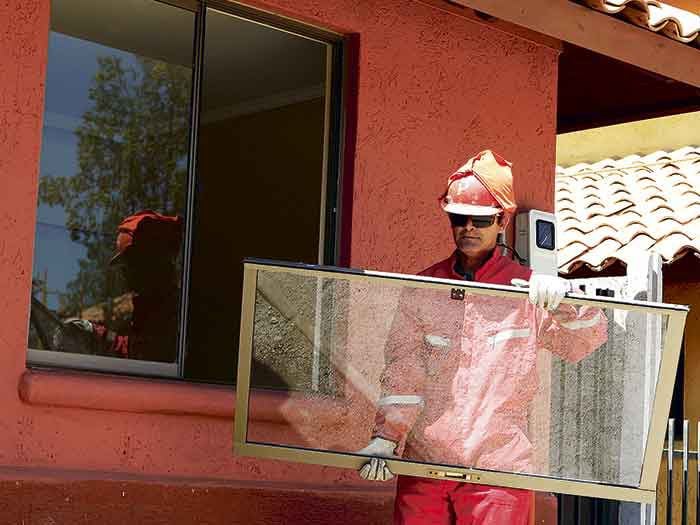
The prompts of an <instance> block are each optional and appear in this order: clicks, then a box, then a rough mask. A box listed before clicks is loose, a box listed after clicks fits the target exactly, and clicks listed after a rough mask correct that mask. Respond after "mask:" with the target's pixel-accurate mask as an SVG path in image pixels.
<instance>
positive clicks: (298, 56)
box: [185, 9, 332, 386]
mask: <svg viewBox="0 0 700 525" xmlns="http://www.w3.org/2000/svg"><path fill="white" fill-rule="evenodd" d="M327 49H328V45H327V44H324V43H320V42H317V41H314V40H309V39H307V38H304V37H301V36H298V35H295V34H292V33H289V32H285V31H281V30H278V29H274V28H272V27H269V26H265V25H261V24H258V23H255V22H253V21H250V20H246V19H242V18H239V17H235V16H231V15H228V14H224V13H221V12H219V11H215V10H211V9H209V10H207V30H206V39H205V55H204V80H203V85H202V110H201V122H200V131H199V148H198V149H199V151H198V157H197V159H198V165H197V200H196V214H195V218H196V224H195V232H194V246H193V252H192V273H191V286H190V303H189V304H190V309H189V325H188V344H187V358H186V361H185V375H186V377H188V378H192V379H199V380H207V381H222V382H232V381H233V380H234V370H235V368H236V367H235V363H236V358H237V345H238V326H239V319H240V300H239V298H240V296H241V285H242V278H243V273H242V270H243V267H242V264H241V261H242V260H243V258H244V257H248V256H251V255H254V256H256V257H267V258H271V259H283V260H292V261H303V262H308V263H318V262H319V250H320V249H321V246H320V244H321V243H322V242H323V239H322V238H321V235H320V232H321V230H322V226H323V223H324V219H323V217H324V210H325V208H324V206H325V202H324V200H325V199H324V196H323V190H324V180H323V177H324V170H323V148H324V117H325V104H326V100H325V87H326V67H327V63H326V52H327ZM331 205H332V204H331ZM326 241H330V240H328V239H327V240H326ZM297 365H298V366H299V367H300V369H299V374H298V380H299V381H301V382H302V383H303V382H304V381H306V382H309V381H311V380H312V378H311V377H310V376H308V377H305V378H303V379H302V377H301V375H302V372H301V370H305V371H307V372H308V371H309V370H311V367H312V363H311V362H310V361H308V362H303V363H302V362H299V363H297ZM268 379H269V385H270V386H274V385H276V384H278V383H276V380H275V379H274V378H273V377H271V376H270V377H269V378H268Z"/></svg>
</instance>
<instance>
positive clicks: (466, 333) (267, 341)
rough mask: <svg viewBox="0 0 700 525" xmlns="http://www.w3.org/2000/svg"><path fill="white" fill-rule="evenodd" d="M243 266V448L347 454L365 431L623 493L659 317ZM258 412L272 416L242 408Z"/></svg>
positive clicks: (462, 463) (437, 460) (637, 458)
mask: <svg viewBox="0 0 700 525" xmlns="http://www.w3.org/2000/svg"><path fill="white" fill-rule="evenodd" d="M256 275H257V279H256V298H255V308H254V316H253V319H254V322H253V326H252V370H251V391H250V403H249V418H248V427H247V428H248V434H247V442H250V443H262V444H271V445H277V446H284V447H293V448H303V449H311V450H319V451H328V452H340V453H343V452H345V453H358V451H360V450H361V449H362V448H363V447H365V446H366V445H367V444H368V443H369V441H370V439H372V437H375V436H379V437H383V438H384V439H388V440H391V441H394V442H395V443H396V444H397V451H396V454H397V456H398V457H399V458H401V459H403V460H411V461H413V462H419V463H426V464H439V465H448V466H456V467H473V468H479V469H484V470H493V471H499V472H506V473H520V474H535V475H538V476H545V477H551V478H557V479H568V480H579V481H592V482H602V483H606V484H613V485H623V486H629V487H638V486H639V483H640V476H641V469H642V464H643V459H644V452H645V443H646V438H647V432H648V431H649V423H650V418H649V416H650V409H649V406H648V403H649V396H646V395H645V392H648V393H649V394H650V395H651V396H652V399H653V392H654V387H655V383H656V378H657V375H658V366H659V364H658V362H655V361H654V360H651V359H648V357H649V355H651V352H652V350H649V352H650V353H649V354H646V353H645V352H647V350H648V346H649V345H651V346H655V348H654V351H656V346H658V343H657V342H656V341H658V334H663V333H664V332H665V331H666V328H667V324H668V314H667V313H664V312H663V311H660V310H658V313H656V311H654V312H651V313H650V312H649V311H635V310H630V309H626V308H622V307H619V306H618V307H614V306H612V305H611V306H610V307H609V308H605V309H600V308H598V307H593V306H581V305H579V306H576V305H572V304H562V305H560V307H559V308H558V309H557V310H556V311H554V312H549V311H546V310H543V309H540V308H537V307H535V306H533V305H532V304H531V303H530V302H529V301H528V300H527V293H526V292H521V293H518V294H510V295H508V294H506V293H504V292H491V294H484V293H478V292H474V293H470V291H469V290H467V292H466V293H465V294H464V295H463V296H462V295H460V294H459V293H455V292H453V290H452V289H451V288H450V286H449V285H447V284H440V285H434V286H431V287H427V286H425V285H422V284H419V283H416V282H414V281H408V280H399V279H394V280H389V279H379V278H376V277H371V276H357V275H353V276H348V275H347V274H341V273H330V272H324V273H323V274H322V273H320V272H315V273H312V272H309V271H304V270H287V269H275V268H269V269H264V270H258V271H257V274H256ZM494 294H495V295H494ZM608 304H610V303H608ZM654 333H656V334H657V335H656V336H654V335H652V334H654ZM308 363H311V366H309V364H308ZM309 374H310V375H311V377H319V378H321V379H320V380H319V381H317V382H313V381H312V382H309V381H308V380H307V378H308V376H309ZM270 376H272V377H274V378H275V381H277V382H278V383H281V384H283V385H285V386H286V391H285V392H283V393H282V392H270V391H269V390H267V389H265V386H266V385H267V384H269V379H268V378H269V377H270ZM645 399H646V401H645ZM271 405H272V406H274V407H275V411H276V412H277V413H279V414H280V418H279V419H280V420H279V421H276V424H274V425H271V424H270V423H269V420H268V418H259V417H250V414H251V413H255V411H256V410H258V409H260V407H263V406H265V407H268V408H267V410H268V412H269V410H270V409H269V407H270V406H271Z"/></svg>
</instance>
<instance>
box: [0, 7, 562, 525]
mask: <svg viewBox="0 0 700 525" xmlns="http://www.w3.org/2000/svg"><path fill="white" fill-rule="evenodd" d="M250 3H253V4H255V5H259V6H260V7H264V8H265V9H267V10H270V11H273V12H280V13H283V14H286V15H289V16H292V17H294V18H298V19H301V20H305V21H308V22H311V23H314V24H316V25H320V26H324V27H328V28H331V29H335V30H337V31H341V32H344V33H347V34H348V35H351V34H352V35H354V37H355V41H356V42H357V43H358V48H357V51H358V53H357V70H356V71H355V72H354V74H355V75H356V76H355V84H356V86H357V92H356V93H355V95H356V107H354V108H353V111H351V112H350V114H351V115H355V116H356V119H355V118H354V117H353V118H352V120H353V121H351V123H350V130H351V133H350V135H349V136H350V137H351V138H353V139H354V138H355V137H354V136H355V132H356V140H353V142H352V143H351V144H349V147H348V150H347V151H349V152H351V153H352V155H351V157H350V158H349V159H348V167H349V169H347V170H346V174H347V175H348V177H349V178H348V181H349V185H348V186H349V188H348V189H349V191H350V192H351V193H349V194H348V196H350V197H351V200H352V207H351V210H350V208H349V207H346V210H345V212H346V216H345V217H344V220H345V226H346V228H345V230H346V235H347V238H346V239H345V242H346V246H347V248H348V250H349V253H347V260H348V261H349V263H350V264H351V265H352V266H355V267H367V268H374V269H382V270H390V271H402V272H416V271H418V270H420V269H421V268H423V267H425V266H426V265H428V264H429V263H431V262H433V261H435V260H436V259H437V258H439V257H442V256H444V255H446V254H447V253H448V252H449V251H450V250H451V244H450V243H451V241H450V238H449V232H448V229H447V226H446V223H445V219H444V217H443V216H442V215H441V214H440V213H439V208H438V206H437V196H438V195H439V193H440V191H441V189H442V186H443V184H444V181H445V180H446V178H447V176H448V175H449V174H450V170H453V169H454V168H456V167H457V166H459V165H460V164H461V163H462V162H463V161H464V160H465V159H466V157H467V156H468V155H470V154H472V153H474V152H476V151H478V150H480V149H482V148H484V147H492V148H494V149H496V150H497V151H499V152H501V153H502V154H503V155H504V156H506V157H507V158H509V159H510V160H512V161H513V162H514V163H515V166H514V167H515V177H516V190H517V191H518V193H519V195H520V198H521V201H522V202H523V203H524V204H525V205H526V206H527V207H540V208H544V209H552V207H553V206H552V203H553V180H554V177H553V173H554V155H555V127H554V126H555V111H556V108H555V101H556V60H557V55H556V51H554V50H553V49H550V48H547V47H544V46H541V45H537V44H534V43H530V42H527V41H525V40H521V39H520V38H518V37H514V36H510V35H507V34H505V33H502V32H496V31H493V30H491V29H489V28H488V25H485V24H482V23H476V22H474V21H471V20H469V19H467V18H465V17H462V16H459V15H457V14H454V13H450V12H448V11H445V10H441V9H437V8H435V7H434V6H430V5H427V4H424V3H422V2H420V1H417V0H390V1H381V2H380V1H378V0H377V1H369V0H366V1H362V2H358V1H357V0H270V1H267V2H258V1H257V0H256V1H253V2H250ZM48 7H49V2H48V1H47V0H3V1H0V78H1V79H2V82H0V282H1V283H2V287H1V288H0V289H1V291H2V293H0V413H2V417H1V418H0V466H3V467H4V470H2V472H0V475H2V477H4V478H5V480H6V481H5V482H1V483H0V487H1V490H0V494H2V495H0V522H2V523H4V522H5V520H4V517H3V514H4V515H5V517H8V516H9V517H11V518H12V519H20V518H21V519H25V522H26V523H32V521H30V519H31V508H32V507H31V504H29V508H30V510H29V511H28V512H29V514H28V515H25V514H21V512H27V511H26V508H25V509H24V510H17V505H20V506H22V507H23V508H24V507H26V505H27V504H28V503H27V502H28V501H31V496H30V495H31V494H33V493H36V491H39V492H41V491H42V490H44V491H46V490H49V492H50V489H47V488H46V486H45V485H46V483H45V482H46V480H54V482H53V483H58V485H53V484H49V486H53V487H55V488H56V487H59V488H56V490H57V491H59V492H55V491H54V492H50V493H51V494H53V496H51V497H56V494H59V493H60V494H63V492H61V491H65V490H66V488H65V487H66V480H69V479H74V478H75V477H80V478H82V479H92V478H99V479H102V480H104V481H101V482H99V483H95V484H87V485H79V484H74V485H71V486H73V487H74V489H75V493H76V494H79V495H80V494H82V496H80V497H82V498H83V500H84V501H85V502H92V503H85V505H91V504H92V505H96V506H97V507H96V508H99V509H102V510H104V508H105V506H109V505H112V504H114V505H115V506H114V507H113V508H114V509H116V510H115V512H116V514H113V515H112V518H113V519H114V520H117V521H114V523H121V522H123V521H124V518H127V517H130V518H131V521H132V522H138V519H136V517H137V512H138V511H137V510H134V507H133V506H129V505H124V506H121V507H120V506H118V505H116V502H119V501H123V500H121V499H120V498H123V497H126V496H121V491H119V490H117V489H115V488H114V487H116V485H114V483H115V482H114V481H110V479H112V480H121V479H126V478H127V477H129V478H130V479H132V482H134V481H133V480H134V479H136V480H138V479H144V480H146V481H148V483H149V484H148V487H152V485H151V483H156V484H160V486H162V487H163V490H164V492H161V493H160V494H162V496H160V497H161V500H160V501H161V503H162V504H165V503H164V501H165V499H167V498H170V499H168V502H169V503H168V505H175V506H177V505H182V506H183V507H182V508H183V509H185V510H186V509H190V510H191V511H192V512H195V511H194V510H192V509H193V508H195V507H197V505H200V507H199V508H200V509H204V508H205V507H206V508H209V507H212V505H213V506H216V505H219V506H222V508H224V509H226V508H229V509H230V522H232V523H243V522H246V523H252V522H253V521H251V520H250V514H245V513H241V512H239V511H236V509H235V505H234V503H235V501H239V502H240V504H241V505H244V504H245V503H250V504H251V505H258V504H260V505H263V504H262V503H259V502H258V503H252V502H253V501H257V500H255V498H253V499H252V500H251V499H250V498H247V497H244V498H241V497H240V495H241V494H249V493H246V492H241V490H243V489H241V487H242V485H241V483H244V484H246V485H245V486H246V487H249V489H246V490H250V491H252V492H250V494H252V493H256V491H258V492H259V489H261V488H263V489H264V488H265V487H267V489H266V490H269V491H272V492H275V491H276V493H279V499H278V501H279V502H282V503H280V504H279V512H283V511H284V509H285V508H286V509H291V508H293V507H296V506H298V505H299V503H298V501H299V497H300V496H299V494H303V493H304V492H303V491H304V490H310V491H317V492H312V493H307V494H316V495H315V496H310V497H309V498H307V500H306V501H307V503H306V504H307V505H312V506H313V505H316V504H318V505H320V507H318V508H321V509H323V508H325V509H326V510H325V511H323V510H321V511H320V512H321V513H322V514H323V513H324V512H325V513H326V514H325V515H326V516H334V520H335V522H337V523H354V522H355V521H352V519H350V518H349V517H348V518H345V519H344V518H340V517H339V516H337V514H336V513H337V510H334V509H336V508H337V502H338V501H340V500H342V498H343V497H346V498H347V503H348V507H347V508H348V509H353V508H354V509H364V510H358V512H359V513H360V514H358V513H355V514H354V515H355V516H359V515H363V516H365V515H366V516H367V517H366V518H365V519H366V523H372V522H376V523H381V522H383V521H385V520H386V518H387V512H388V510H389V506H390V505H389V499H390V488H384V489H377V487H376V485H368V484H364V483H361V482H359V481H357V480H356V476H355V474H354V473H352V472H341V471H337V470H333V469H329V468H321V467H313V466H301V465H293V464H285V463H274V462H263V461H253V460H250V459H245V458H236V457H233V456H232V455H231V453H230V449H231V440H232V431H231V430H232V425H231V420H230V419H231V418H230V416H229V415H228V410H227V407H231V408H230V411H232V407H233V405H232V402H233V396H232V394H231V393H230V392H229V391H228V390H227V389H223V388H216V387H198V386H193V385H178V384H176V383H174V384H173V383H166V382H158V381H145V380H138V379H126V380H124V379H121V380H115V379H112V378H110V377H109V376H99V375H94V376H93V375H89V374H79V373H76V374H73V375H71V374H54V373H52V372H45V371H36V372H32V373H31V374H29V375H27V374H26V372H25V348H26V340H27V338H26V330H27V319H28V302H29V288H30V279H31V268H32V247H33V237H34V227H35V207H36V192H37V172H38V162H39V150H40V140H41V119H42V108H43V87H44V84H43V78H44V69H45V61H46V45H47V31H48V24H49V12H48ZM353 98H354V97H350V99H351V100H353ZM20 393H21V397H20ZM270 424H271V425H274V424H275V423H274V422H271V423H270ZM17 479H22V480H25V481H22V482H21V483H20V484H18V485H13V483H14V480H17ZM198 480H199V481H198ZM203 480H209V481H203ZM211 480H215V481H216V483H217V484H218V485H217V486H218V487H219V488H218V489H217V490H221V492H218V493H217V494H219V497H216V498H214V499H211V498H210V499H207V498H204V497H202V498H201V499H200V500H199V501H198V502H196V503H195V500H194V499H193V500H187V501H188V503H187V504H185V500H184V498H182V497H175V496H177V495H178V494H180V492H179V491H181V490H182V488H181V487H182V484H183V483H185V484H186V486H187V487H190V486H191V487H200V486H204V485H206V483H209V482H211ZM236 480H238V481H236ZM136 483H137V484H138V481H136ZM251 483H252V484H253V485H252V487H253V488H250V487H251V485H250V484H251ZM256 484H258V485H256ZM11 486H15V487H16V490H17V491H19V492H17V493H13V492H12V491H10V490H9V488H10V487H11ZM143 486H144V487H146V485H143ZM39 487H44V488H39ZM90 487H92V488H90ZM166 487H167V489H166ZM221 487H224V488H221ZM226 487H228V489H226ZM281 487H286V488H281ZM289 487H294V489H290V488H289ZM320 487H325V488H324V489H323V490H325V491H326V492H323V490H322V491H321V492H318V491H319V490H320ZM328 487H332V489H333V491H335V492H332V495H331V496H328V497H325V496H323V494H326V495H328V494H329V493H328ZM139 490H140V489H139ZM144 490H145V492H144V494H151V493H150V492H148V491H147V490H146V489H144ZM149 490H150V489H149ZM188 490H189V489H188ZM197 490H199V489H197ZM227 490H228V492H226V491H227ZM300 490H301V492H299V491H300ZM378 490H379V492H377V491H378ZM290 491H291V492H290ZM137 492H138V490H137ZM132 493H133V491H132ZM196 493H197V492H196V491H195V492H192V493H191V494H196ZM292 493H293V494H292ZM12 494H14V495H12ZM18 494H19V496H18ZM47 494H48V493H47ZM96 494H104V495H105V496H104V498H99V497H93V496H94V495H96ZM167 494H170V496H167V497H166V495H167ZM200 494H203V492H200ZM231 494H238V496H236V497H237V498H238V499H235V498H233V497H232V496H231ZM290 494H291V495H290ZM343 494H345V496H343ZM362 494H365V495H369V496H368V498H369V499H368V500H367V501H368V503H367V504H366V505H364V507H363V506H362V505H363V504H362V501H364V499H363V496H362ZM91 495H92V496H91ZM358 495H359V496H358ZM46 497H47V498H48V500H47V501H51V497H49V496H46ZM67 497H70V496H67ZM80 497H79V498H78V499H80ZM134 497H136V496H134ZM139 497H141V496H138V497H136V499H135V500H133V501H134V502H138V501H140V500H139V499H138V498H139ZM251 497H252V496H251ZM164 498H165V499H164ZM338 498H340V500H338ZM273 499H274V498H273ZM56 501H58V500H56ZM158 501H159V500H158V497H155V496H154V497H153V500H151V503H153V504H154V505H157V504H158ZM260 501H262V500H260ZM22 502H24V503H22ZM100 502H101V503H100ZM284 502H286V504H285V503H284ZM295 502H296V503H295ZM321 502H325V503H321ZM135 504H136V503H135ZM142 504H143V505H146V506H147V502H142ZM85 505H84V506H83V507H82V509H84V508H85ZM100 505H102V507H100ZM324 505H325V507H324ZM334 505H335V506H334ZM263 506H264V505H263ZM33 508H35V509H39V508H42V509H43V510H42V512H43V511H45V510H46V509H45V508H44V507H40V506H36V507H33ZM61 508H62V509H64V511H65V508H66V507H65V505H64V506H62V507H61ZM71 508H72V509H73V511H74V512H75V513H76V514H75V516H78V514H79V512H80V511H81V507H80V506H78V505H77V504H76V506H73V507H71ZM155 508H157V507H155ZM310 508H311V507H310ZM313 508H316V507H313ZM13 509H14V510H13ZM119 509H122V510H119ZM127 509H128V510H127ZM64 511H62V512H64ZM12 512H14V514H12ZM37 512H38V510H37ZM70 512H71V511H69V513H70ZM96 512H97V511H96ZM100 512H101V511H100ZM212 512H214V511H212ZM237 512H238V514H237ZM265 512H267V513H268V514H269V509H268V510H267V511H265ZM120 513H122V514H120ZM363 513H364V514H363ZM98 514H99V513H98ZM96 515H97V514H96ZM173 515H175V516H178V519H181V520H182V522H186V523H190V522H192V521H191V519H190V518H189V517H188V515H187V514H182V513H175V514H173ZM215 515H216V516H219V515H221V516H223V515H226V513H225V512H224V511H222V513H221V514H211V516H215ZM16 516H19V517H16ZM26 516H29V518H27V517H26ZM36 516H38V514H36V515H35V519H37V520H38V519H39V518H37V517H36ZM62 516H63V514H62ZM165 516H166V515H165V514H163V517H161V518H156V521H153V522H154V523H155V522H163V523H166V522H167V523H172V522H173V521H172V520H171V519H170V518H167V517H165ZM237 516H238V517H237ZM41 519H43V518H41ZM329 519H330V518H329ZM158 520H159V521H158ZM343 520H344V521H343ZM100 521H102V522H103V523H111V522H110V521H105V520H104V519H101V520H100ZM215 521H216V520H215V519H214V518H212V522H215ZM321 521H322V520H321ZM38 522H39V521H37V523H38ZM76 522H77V521H76ZM262 522H265V521H261V523H262ZM316 522H319V521H318V520H317V521H316ZM41 523H44V521H42V522H41ZM47 523H49V522H47ZM59 523H60V522H59ZM266 523H271V522H270V521H266Z"/></svg>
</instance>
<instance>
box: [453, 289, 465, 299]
mask: <svg viewBox="0 0 700 525" xmlns="http://www.w3.org/2000/svg"><path fill="white" fill-rule="evenodd" d="M450 298H452V299H454V300H455V301H464V288H452V291H451V292H450Z"/></svg>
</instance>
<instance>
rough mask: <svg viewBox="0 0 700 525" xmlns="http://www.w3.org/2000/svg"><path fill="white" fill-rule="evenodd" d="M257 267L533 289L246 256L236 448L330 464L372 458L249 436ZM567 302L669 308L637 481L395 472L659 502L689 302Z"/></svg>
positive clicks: (452, 470)
mask: <svg viewBox="0 0 700 525" xmlns="http://www.w3.org/2000/svg"><path fill="white" fill-rule="evenodd" d="M259 271H275V272H280V273H285V272H287V273H291V274H297V275H303V276H307V277H333V278H337V279H339V280H346V281H355V282H357V281H363V280H364V281H366V280H375V282H380V281H382V282H385V283H387V284H392V283H393V284H394V285H395V284H396V281H397V280H398V281H403V282H406V283H411V287H414V288H432V289H441V290H445V291H447V292H448V293H451V292H453V291H454V290H455V289H457V290H463V291H464V292H465V293H469V294H479V295H488V296H498V297H503V298H524V297H525V296H527V293H528V292H527V290H525V289H522V288H516V287H512V286H500V285H486V284H480V283H473V282H469V283H467V282H465V281H455V280H447V279H434V278H429V277H419V276H410V275H402V274H392V273H385V272H376V271H362V270H352V269H343V268H335V267H328V266H316V265H305V264H296V263H281V262H279V261H267V260H260V259H248V260H246V261H245V262H244V283H243V303H242V315H241V332H240V353H239V361H238V384H237V396H236V412H235V414H236V417H235V422H234V443H233V450H234V453H235V454H237V455H242V456H251V457H256V458H266V459H277V460H285V461H293V462H300V463H310V464H316V465H326V466H331V467H341V468H348V469H355V470H357V469H359V468H360V467H361V466H362V465H363V464H364V463H366V462H367V456H363V455H359V454H353V453H350V452H342V453H341V452H333V451H319V450H311V449H303V448H294V447H292V446H284V445H270V444H261V443H256V442H251V441H248V439H247V430H248V418H249V394H250V372H251V363H252V354H253V324H254V308H255V297H256V287H257V274H258V272H259ZM563 303H566V304H572V305H577V306H579V305H580V306H592V307H599V308H615V309H620V310H626V311H631V312H638V313H650V314H665V315H667V316H668V324H667V328H666V332H665V336H664V340H663V347H662V348H663V352H662V353H661V363H660V365H659V369H658V375H657V382H656V388H655V395H654V397H653V400H654V401H653V406H652V412H651V420H650V424H649V427H648V434H647V440H646V445H645V447H644V452H643V462H642V468H641V476H640V481H639V484H638V485H637V486H629V485H617V484H610V483H603V482H599V481H584V480H573V479H565V478H556V477H550V476H542V475H534V474H523V473H509V472H498V471H491V470H482V469H477V468H460V467H454V466H444V465H431V464H426V463H418V462H413V461H409V460H402V459H387V463H388V465H389V467H390V469H391V470H392V472H394V473H395V474H402V475H410V476H420V477H427V478H436V479H454V480H456V481H462V482H466V483H479V484H484V485H496V486H503V487H512V488H520V489H530V490H538V491H549V492H558V493H562V494H572V495H577V496H589V497H596V498H606V499H616V500H622V501H635V502H640V503H653V502H654V501H655V500H656V483H657V476H658V471H659V466H660V463H661V457H662V451H663V445H664V434H665V429H666V420H667V416H668V410H669V407H670V403H671V397H672V394H673V385H674V378H675V376H676V369H677V365H678V358H679V355H680V348H681V341H682V337H683V330H684V326H685V319H686V315H687V313H688V307H687V306H680V305H672V304H664V303H654V302H643V301H633V300H616V299H611V298H605V299H591V298H590V297H587V296H583V295H574V294H570V295H568V296H567V297H566V298H565V299H564V300H563Z"/></svg>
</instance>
